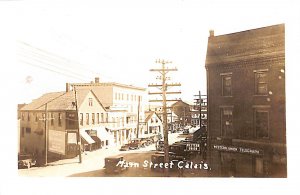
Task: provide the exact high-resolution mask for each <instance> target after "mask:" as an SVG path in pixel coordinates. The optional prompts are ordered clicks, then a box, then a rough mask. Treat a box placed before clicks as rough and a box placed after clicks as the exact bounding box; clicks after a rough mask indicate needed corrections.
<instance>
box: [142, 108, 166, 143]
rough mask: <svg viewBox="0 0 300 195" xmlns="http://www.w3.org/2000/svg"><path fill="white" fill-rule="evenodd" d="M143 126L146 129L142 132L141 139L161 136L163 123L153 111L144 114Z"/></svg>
mask: <svg viewBox="0 0 300 195" xmlns="http://www.w3.org/2000/svg"><path fill="white" fill-rule="evenodd" d="M145 116H146V119H145V124H146V128H145V131H144V132H143V137H148V136H151V135H157V134H160V135H163V122H162V119H161V118H160V117H159V116H158V115H157V114H156V112H154V111H146V112H145Z"/></svg>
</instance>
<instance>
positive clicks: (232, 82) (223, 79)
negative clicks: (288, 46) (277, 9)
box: [205, 24, 287, 177]
mask: <svg viewBox="0 0 300 195" xmlns="http://www.w3.org/2000/svg"><path fill="white" fill-rule="evenodd" d="M205 67H206V70H207V95H208V142H209V143H208V144H209V156H208V161H209V164H210V166H211V168H212V173H214V175H215V176H225V177H227V176H228V177H229V176H234V177H286V175H287V158H286V124H285V123H286V122H285V26H284V24H279V25H273V26H268V27H263V28H258V29H252V30H246V31H242V32H237V33H232V34H226V35H219V36H214V32H213V31H210V37H209V38H208V47H207V56H206V65H205Z"/></svg>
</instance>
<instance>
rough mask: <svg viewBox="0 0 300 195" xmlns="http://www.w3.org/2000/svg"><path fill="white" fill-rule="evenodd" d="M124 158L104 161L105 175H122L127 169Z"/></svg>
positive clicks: (118, 157)
mask: <svg viewBox="0 0 300 195" xmlns="http://www.w3.org/2000/svg"><path fill="white" fill-rule="evenodd" d="M125 164H126V161H125V160H124V157H123V156H111V157H106V158H105V159H104V168H105V173H121V172H122V171H125V170H126V169H127V167H126V166H124V165H125Z"/></svg>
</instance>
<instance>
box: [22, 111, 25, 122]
mask: <svg viewBox="0 0 300 195" xmlns="http://www.w3.org/2000/svg"><path fill="white" fill-rule="evenodd" d="M24 118H25V117H24V112H22V113H21V119H22V121H24Z"/></svg>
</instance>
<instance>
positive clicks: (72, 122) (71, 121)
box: [67, 113, 77, 129]
mask: <svg viewBox="0 0 300 195" xmlns="http://www.w3.org/2000/svg"><path fill="white" fill-rule="evenodd" d="M76 118H77V117H76V116H75V113H67V121H68V123H67V125H68V126H67V128H68V129H73V128H75V127H76V121H77V120H76Z"/></svg>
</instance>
